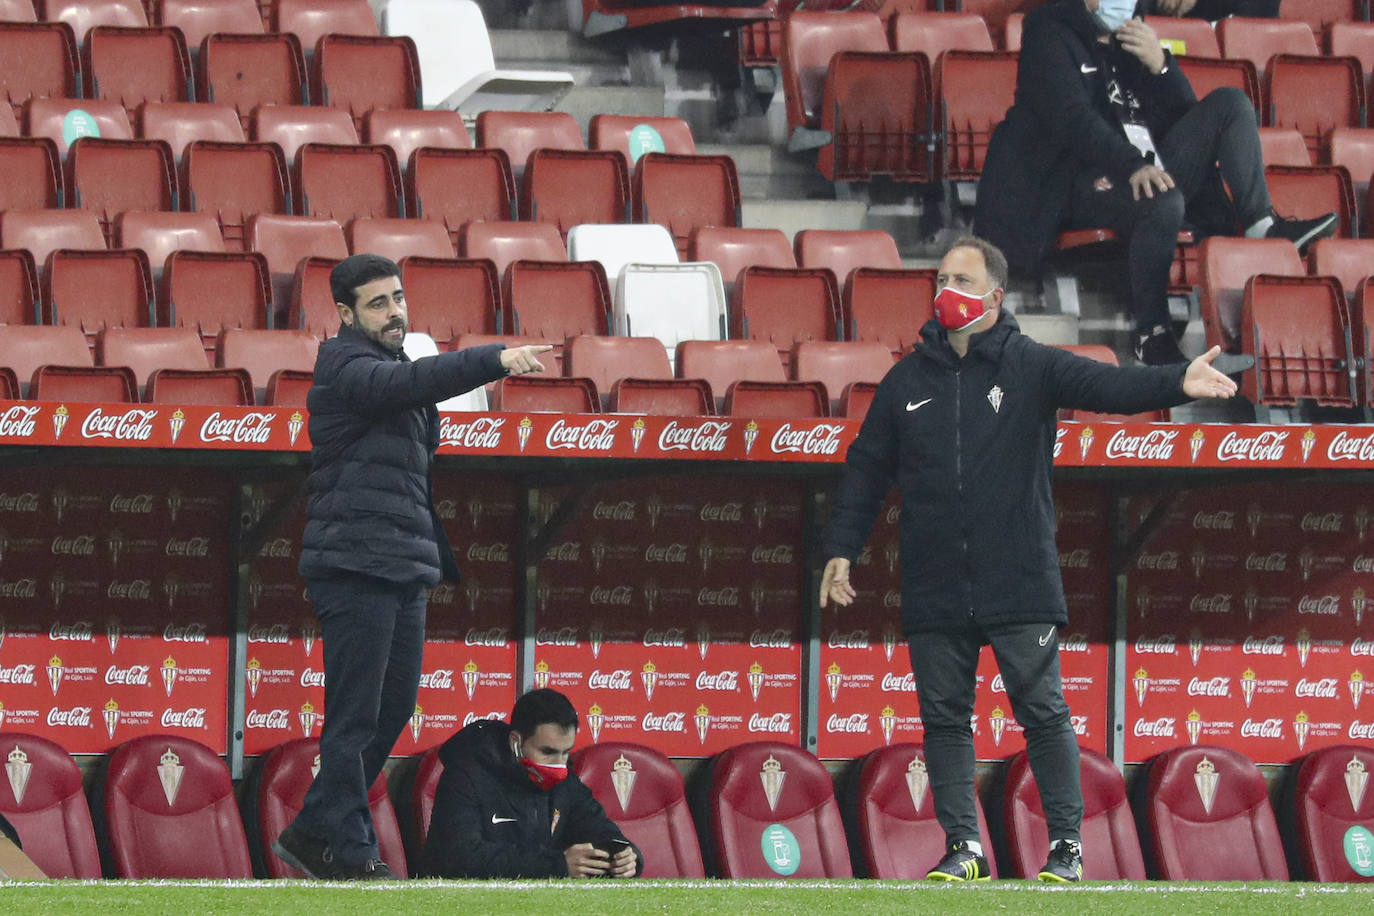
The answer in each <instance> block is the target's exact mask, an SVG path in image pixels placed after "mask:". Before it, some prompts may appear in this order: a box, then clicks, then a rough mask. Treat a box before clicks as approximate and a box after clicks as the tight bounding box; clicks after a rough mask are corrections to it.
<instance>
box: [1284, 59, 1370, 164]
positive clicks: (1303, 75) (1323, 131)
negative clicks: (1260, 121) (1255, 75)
mask: <svg viewBox="0 0 1374 916" xmlns="http://www.w3.org/2000/svg"><path fill="white" fill-rule="evenodd" d="M1264 81H1265V96H1264V97H1265V104H1266V109H1267V118H1266V120H1267V123H1268V124H1269V125H1270V126H1272V127H1292V128H1296V129H1297V130H1298V131H1300V132H1301V133H1302V135H1303V138H1304V139H1306V141H1307V149H1308V151H1309V152H1310V153H1311V154H1312V159H1313V161H1316V160H1317V157H1318V156H1320V155H1321V151H1322V149H1323V148H1325V146H1326V142H1327V140H1328V138H1329V137H1330V134H1331V131H1332V130H1333V129H1335V128H1337V127H1363V126H1364V116H1365V91H1364V77H1363V75H1362V74H1361V73H1360V62H1359V61H1358V60H1356V59H1355V58H1353V57H1299V56H1297V55H1292V54H1278V55H1275V57H1274V58H1273V60H1271V61H1270V62H1269V69H1268V71H1267V72H1266V73H1265V77H1264ZM1313 99H1321V104H1320V105H1313V104H1312V100H1313Z"/></svg>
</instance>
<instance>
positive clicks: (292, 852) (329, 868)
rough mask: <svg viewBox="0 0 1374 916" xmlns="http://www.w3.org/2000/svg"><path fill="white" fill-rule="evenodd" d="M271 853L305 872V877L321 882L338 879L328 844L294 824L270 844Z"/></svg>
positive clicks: (337, 867) (337, 871) (337, 872)
mask: <svg viewBox="0 0 1374 916" xmlns="http://www.w3.org/2000/svg"><path fill="white" fill-rule="evenodd" d="M272 851H273V852H274V853H276V854H277V858H279V859H281V860H282V861H283V862H285V863H286V864H287V865H290V866H291V867H292V868H294V869H296V870H297V871H302V872H305V874H306V877H309V878H317V879H319V880H323V881H328V880H331V879H333V878H338V877H340V874H339V872H340V869H339V865H338V863H337V862H335V861H334V853H333V851H332V850H331V849H330V848H329V844H328V843H327V842H325V841H324V840H321V839H320V838H318V837H314V836H311V835H310V834H308V833H306V832H305V831H303V830H301V829H300V828H298V827H297V826H296V825H295V824H291V825H289V826H288V827H287V828H286V829H285V830H283V831H282V832H281V836H279V837H277V840H276V842H275V843H273V844H272Z"/></svg>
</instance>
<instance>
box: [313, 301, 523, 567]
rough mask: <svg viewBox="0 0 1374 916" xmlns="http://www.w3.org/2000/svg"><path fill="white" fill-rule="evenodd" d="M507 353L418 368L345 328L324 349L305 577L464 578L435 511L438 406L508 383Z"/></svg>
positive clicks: (318, 366)
mask: <svg viewBox="0 0 1374 916" xmlns="http://www.w3.org/2000/svg"><path fill="white" fill-rule="evenodd" d="M503 349H504V346H503V345H502V344H492V345H488V346H483V347H472V348H470V349H467V350H459V351H456V352H453V353H441V354H439V355H438V356H432V357H426V358H424V359H419V360H416V361H414V362H411V361H410V359H409V358H408V357H406V355H405V354H404V353H397V354H392V353H390V352H388V351H387V350H386V349H384V348H383V347H381V346H380V345H379V344H376V343H374V342H373V341H372V340H370V339H369V338H368V337H366V336H365V335H364V334H362V333H361V332H359V331H355V330H354V329H352V328H350V327H348V326H347V325H345V326H343V327H341V328H339V333H338V336H336V337H333V338H330V339H329V340H326V341H325V342H324V343H322V344H321V345H320V352H319V355H318V356H317V357H316V359H315V382H314V385H313V386H312V387H311V389H310V394H309V395H308V396H307V399H306V405H307V407H308V408H309V410H310V440H311V442H312V443H313V450H312V452H311V456H310V463H311V471H310V479H309V481H308V484H307V486H308V501H307V504H306V514H307V521H306V525H305V535H304V537H303V538H302V542H301V560H300V573H301V575H302V576H304V577H306V578H324V577H328V576H332V575H335V574H337V573H339V572H341V571H344V572H355V573H363V574H365V575H369V576H375V577H376V578H379V579H386V580H388V581H392V582H404V583H420V584H422V585H426V586H431V585H437V584H438V583H439V581H440V579H441V578H444V579H448V580H450V581H457V579H458V565H457V563H456V562H455V561H454V559H453V550H452V548H450V547H449V543H448V537H447V535H445V534H444V529H443V526H442V525H441V524H440V523H439V518H438V516H437V515H436V514H435V512H434V508H433V498H432V497H433V494H432V492H431V485H430V464H431V462H432V461H433V458H434V450H435V449H436V448H438V446H439V412H438V410H436V409H435V406H434V405H435V404H436V403H438V402H439V401H442V400H444V399H445V398H449V397H452V396H454V395H457V394H461V393H463V392H465V391H470V390H472V389H473V388H476V387H477V386H478V385H482V384H485V383H486V382H490V381H494V380H495V379H499V378H502V377H504V376H505V374H506V372H505V369H503V368H502V366H501V356H500V354H501V350H503Z"/></svg>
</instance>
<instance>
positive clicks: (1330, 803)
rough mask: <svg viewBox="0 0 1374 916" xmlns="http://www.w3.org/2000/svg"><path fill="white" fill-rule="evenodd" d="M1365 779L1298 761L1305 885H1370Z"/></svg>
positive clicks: (1326, 759) (1337, 750)
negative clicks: (1326, 882)
mask: <svg viewBox="0 0 1374 916" xmlns="http://www.w3.org/2000/svg"><path fill="white" fill-rule="evenodd" d="M1371 773H1374V749H1371V748H1369V747H1366V746H1364V745H1358V744H1340V745H1336V746H1335V747H1327V748H1322V749H1321V750H1319V751H1314V752H1312V753H1311V754H1308V755H1307V756H1306V757H1305V758H1303V761H1302V765H1301V766H1300V767H1299V768H1298V779H1297V791H1296V794H1295V798H1294V802H1295V808H1296V812H1295V814H1296V820H1297V837H1298V853H1299V855H1300V856H1301V859H1302V865H1303V870H1304V871H1305V872H1306V874H1305V875H1304V877H1306V878H1307V879H1308V880H1311V881H1364V882H1371V881H1374V840H1371V839H1370V832H1371V830H1374V792H1371V791H1369V781H1370V774H1371ZM584 781H585V780H584ZM1361 829H1362V830H1363V832H1362V833H1361ZM1357 865H1358V866H1359V870H1358V871H1357V870H1356V866H1357Z"/></svg>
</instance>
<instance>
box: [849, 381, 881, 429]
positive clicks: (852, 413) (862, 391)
mask: <svg viewBox="0 0 1374 916" xmlns="http://www.w3.org/2000/svg"><path fill="white" fill-rule="evenodd" d="M877 393H878V386H877V385H875V384H873V383H872V382H854V383H853V384H851V385H850V386H849V387H848V388H846V389H845V390H844V393H843V394H842V395H840V416H842V417H846V418H848V419H850V420H862V419H864V418H865V417H867V416H868V411H869V410H870V409H871V408H872V407H873V397H874V395H876V394H877Z"/></svg>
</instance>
